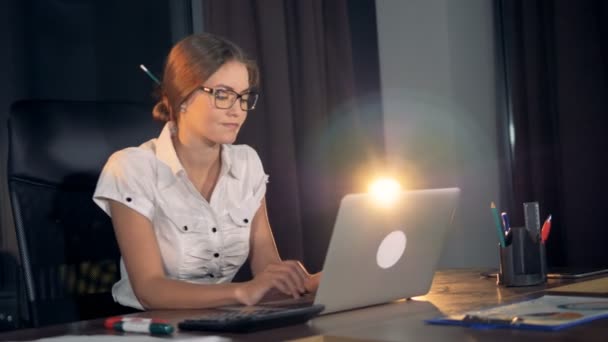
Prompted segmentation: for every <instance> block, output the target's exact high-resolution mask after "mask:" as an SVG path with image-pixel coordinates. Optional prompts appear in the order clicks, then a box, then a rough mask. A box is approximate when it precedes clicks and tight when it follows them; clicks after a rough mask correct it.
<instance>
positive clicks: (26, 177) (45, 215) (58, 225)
mask: <svg viewBox="0 0 608 342" xmlns="http://www.w3.org/2000/svg"><path fill="white" fill-rule="evenodd" d="M8 124H9V133H8V135H9V161H8V174H7V176H8V184H9V191H10V198H11V205H12V210H13V215H14V220H15V229H16V232H17V241H18V243H19V253H20V256H21V265H22V272H23V278H24V283H25V287H26V297H27V301H28V308H27V311H28V312H29V315H28V316H29V317H28V319H29V322H30V324H29V325H30V326H34V327H38V326H42V325H47V324H55V323H64V322H70V321H76V320H82V319H90V318H95V317H103V316H108V315H113V314H118V313H119V312H118V311H121V310H120V306H118V305H117V304H115V303H113V300H112V297H111V294H110V291H111V287H112V285H113V283H114V282H115V281H116V280H117V279H118V277H119V268H118V261H119V256H120V253H119V250H118V247H117V243H116V240H115V236H114V231H113V229H112V224H111V220H110V219H109V218H108V217H107V215H106V214H105V213H104V212H103V211H102V210H101V209H99V208H98V207H97V206H96V205H95V204H94V203H93V201H92V195H93V191H94V189H95V185H96V183H97V178H98V176H99V173H100V171H101V169H102V167H103V165H104V164H105V162H106V161H107V159H108V157H109V156H110V155H111V154H112V153H113V152H114V151H117V150H119V149H122V148H124V147H127V146H137V145H139V144H140V143H142V142H144V141H146V140H148V139H151V138H153V137H156V136H158V134H159V132H160V130H161V128H162V125H161V124H159V123H157V122H154V121H153V120H152V117H151V106H143V105H137V104H129V103H99V102H69V101H40V100H29V101H20V102H17V103H15V104H13V105H12V106H11V111H10V114H9V122H8Z"/></svg>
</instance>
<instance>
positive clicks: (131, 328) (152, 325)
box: [113, 319, 174, 335]
mask: <svg viewBox="0 0 608 342" xmlns="http://www.w3.org/2000/svg"><path fill="white" fill-rule="evenodd" d="M113 328H114V330H116V331H120V332H137V333H146V334H152V335H170V334H172V333H173V330H174V329H173V326H172V325H171V324H168V323H158V322H150V321H148V320H146V319H142V320H126V321H120V322H116V323H114V326H113Z"/></svg>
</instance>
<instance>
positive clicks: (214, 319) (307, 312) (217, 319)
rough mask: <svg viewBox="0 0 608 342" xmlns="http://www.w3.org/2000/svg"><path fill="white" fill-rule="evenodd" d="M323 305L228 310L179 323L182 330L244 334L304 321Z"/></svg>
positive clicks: (319, 310) (322, 307)
mask: <svg viewBox="0 0 608 342" xmlns="http://www.w3.org/2000/svg"><path fill="white" fill-rule="evenodd" d="M324 308H325V307H324V306H323V305H309V306H307V307H302V308H293V309H287V308H285V309H284V308H255V309H251V308H243V309H240V310H234V309H231V310H229V309H226V310H218V311H216V312H212V313H209V314H205V315H204V316H201V317H198V318H196V319H187V320H184V321H181V322H179V323H178V325H177V326H178V327H179V328H180V329H181V330H197V331H215V332H236V333H244V332H252V331H256V330H264V329H274V328H279V327H284V326H287V325H293V324H301V323H305V322H307V321H308V320H309V319H311V318H313V317H314V316H316V315H318V314H319V313H321V311H323V309H324Z"/></svg>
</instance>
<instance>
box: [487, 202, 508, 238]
mask: <svg viewBox="0 0 608 342" xmlns="http://www.w3.org/2000/svg"><path fill="white" fill-rule="evenodd" d="M490 210H491V211H492V217H493V218H494V225H495V226H496V231H497V232H498V242H500V247H506V243H505V232H503V230H502V226H501V224H500V217H498V209H496V204H494V202H492V203H491V204H490Z"/></svg>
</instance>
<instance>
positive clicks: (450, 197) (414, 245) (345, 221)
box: [261, 188, 460, 314]
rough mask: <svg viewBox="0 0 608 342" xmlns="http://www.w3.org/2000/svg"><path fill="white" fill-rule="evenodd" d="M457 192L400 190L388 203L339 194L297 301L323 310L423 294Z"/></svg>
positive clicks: (367, 196)
mask: <svg viewBox="0 0 608 342" xmlns="http://www.w3.org/2000/svg"><path fill="white" fill-rule="evenodd" d="M459 196H460V190H459V189H458V188H446V189H426V190H415V191H403V192H401V193H400V194H398V196H397V197H396V198H394V201H393V202H391V203H385V202H382V203H378V199H377V198H376V197H374V196H373V195H372V194H369V193H364V194H349V195H347V196H345V197H344V198H343V199H342V201H341V203H340V207H339V210H338V215H337V218H336V221H335V224H334V230H333V233H332V236H331V240H330V243H329V248H328V250H327V254H326V258H325V263H324V266H323V276H322V279H321V282H320V285H319V289H318V290H317V293H316V295H315V296H309V297H307V298H305V299H304V300H302V301H304V302H306V301H309V302H310V301H312V302H313V303H314V304H317V305H323V306H324V307H325V309H324V310H323V312H322V314H328V313H332V312H338V311H343V310H349V309H355V308H360V307H365V306H370V305H375V304H381V303H387V302H390V301H393V300H397V299H402V298H410V297H414V296H419V295H424V294H426V293H427V292H428V291H429V289H430V287H431V282H432V280H433V276H434V274H435V270H436V267H437V263H438V261H439V257H440V255H441V252H442V250H443V246H444V244H445V240H446V236H447V233H448V229H449V226H450V224H451V222H452V218H453V216H454V213H455V210H456V206H457V203H458V199H459ZM293 302H294V301H293V300H283V301H269V302H264V303H262V304H261V306H266V307H268V306H273V307H277V306H282V305H284V306H289V307H293Z"/></svg>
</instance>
